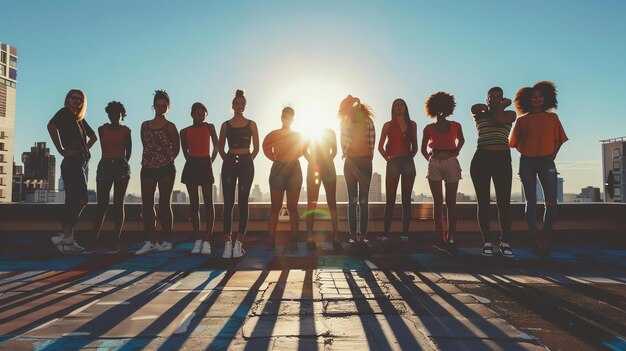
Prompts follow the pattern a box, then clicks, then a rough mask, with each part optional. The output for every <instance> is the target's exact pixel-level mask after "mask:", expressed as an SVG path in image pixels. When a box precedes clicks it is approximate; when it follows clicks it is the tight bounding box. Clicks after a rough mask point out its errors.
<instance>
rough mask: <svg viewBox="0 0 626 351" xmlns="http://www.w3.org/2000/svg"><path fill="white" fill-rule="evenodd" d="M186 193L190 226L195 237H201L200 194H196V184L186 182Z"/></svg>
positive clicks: (197, 238)
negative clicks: (187, 195)
mask: <svg viewBox="0 0 626 351" xmlns="http://www.w3.org/2000/svg"><path fill="white" fill-rule="evenodd" d="M186 186H187V194H189V207H190V217H191V226H192V227H193V233H194V235H195V239H196V240H199V239H201V238H200V237H201V235H200V195H199V194H198V185H195V184H193V185H192V184H186ZM205 201H206V200H205Z"/></svg>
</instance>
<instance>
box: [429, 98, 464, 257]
mask: <svg viewBox="0 0 626 351" xmlns="http://www.w3.org/2000/svg"><path fill="white" fill-rule="evenodd" d="M455 106H456V103H455V102H454V96H452V95H450V94H448V93H445V92H443V91H440V92H437V93H435V94H432V95H431V96H430V97H429V98H428V100H427V101H426V115H427V116H428V117H430V118H436V119H437V122H435V123H431V124H429V125H427V126H426V127H425V128H424V136H423V137H422V155H423V156H424V158H425V159H426V160H427V161H428V174H427V175H426V178H427V179H428V185H429V186H430V191H431V192H432V194H433V202H434V204H433V206H434V217H435V231H436V235H437V237H439V238H440V245H441V246H440V247H441V248H442V249H444V250H446V251H448V252H449V253H450V254H455V253H456V244H455V242H454V239H455V234H456V220H457V216H456V191H457V189H458V186H459V180H461V166H460V165H459V161H458V160H457V158H456V157H457V156H458V155H459V152H460V151H461V148H462V147H463V144H464V143H465V139H464V138H463V130H462V129H461V125H460V124H459V123H457V122H452V121H448V120H447V119H446V118H447V117H448V116H450V115H452V113H453V112H454V107H455ZM428 148H430V149H431V150H430V152H428ZM442 182H445V184H446V197H445V201H446V208H447V210H448V211H447V212H448V233H447V234H446V233H445V231H444V222H443V201H444V198H443V191H442V189H441V183H442Z"/></svg>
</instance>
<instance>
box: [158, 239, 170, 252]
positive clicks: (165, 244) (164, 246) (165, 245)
mask: <svg viewBox="0 0 626 351" xmlns="http://www.w3.org/2000/svg"><path fill="white" fill-rule="evenodd" d="M171 249H172V243H171V242H170V241H167V240H164V241H162V242H161V243H160V244H157V245H156V247H155V249H154V250H155V251H169V250H171Z"/></svg>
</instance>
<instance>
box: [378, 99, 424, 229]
mask: <svg viewBox="0 0 626 351" xmlns="http://www.w3.org/2000/svg"><path fill="white" fill-rule="evenodd" d="M385 142H386V144H385ZM378 152H380V154H381V155H382V156H383V158H384V159H385V160H387V172H386V176H385V192H386V197H387V199H386V203H385V222H384V229H385V233H384V234H383V236H382V241H386V240H387V235H388V234H389V230H390V228H391V220H392V217H393V207H394V205H395V203H396V191H397V190H398V182H399V181H400V176H402V185H401V187H400V189H401V194H402V235H401V236H400V238H401V240H402V241H406V240H408V239H409V237H408V236H407V234H408V233H409V224H410V223H411V191H412V190H413V183H415V161H413V158H414V157H415V154H417V123H415V122H414V121H411V117H410V115H409V108H408V106H407V105H406V102H405V101H404V100H402V99H396V100H395V101H394V102H393V104H392V105H391V121H389V122H385V124H384V125H383V130H382V132H381V133H380V141H379V143H378Z"/></svg>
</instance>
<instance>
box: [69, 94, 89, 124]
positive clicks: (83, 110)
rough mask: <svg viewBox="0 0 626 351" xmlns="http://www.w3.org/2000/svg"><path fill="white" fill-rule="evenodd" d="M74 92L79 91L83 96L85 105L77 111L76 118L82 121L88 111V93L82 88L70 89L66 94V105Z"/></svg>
mask: <svg viewBox="0 0 626 351" xmlns="http://www.w3.org/2000/svg"><path fill="white" fill-rule="evenodd" d="M73 93H79V94H80V95H81V96H82V97H83V106H81V108H80V110H79V111H78V113H76V120H77V121H80V120H82V119H83V118H85V114H86V113H87V95H85V93H84V92H83V91H82V90H80V89H72V90H70V91H68V92H67V95H65V104H64V106H65V107H67V105H68V104H67V100H69V98H70V95H72V94H73Z"/></svg>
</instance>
